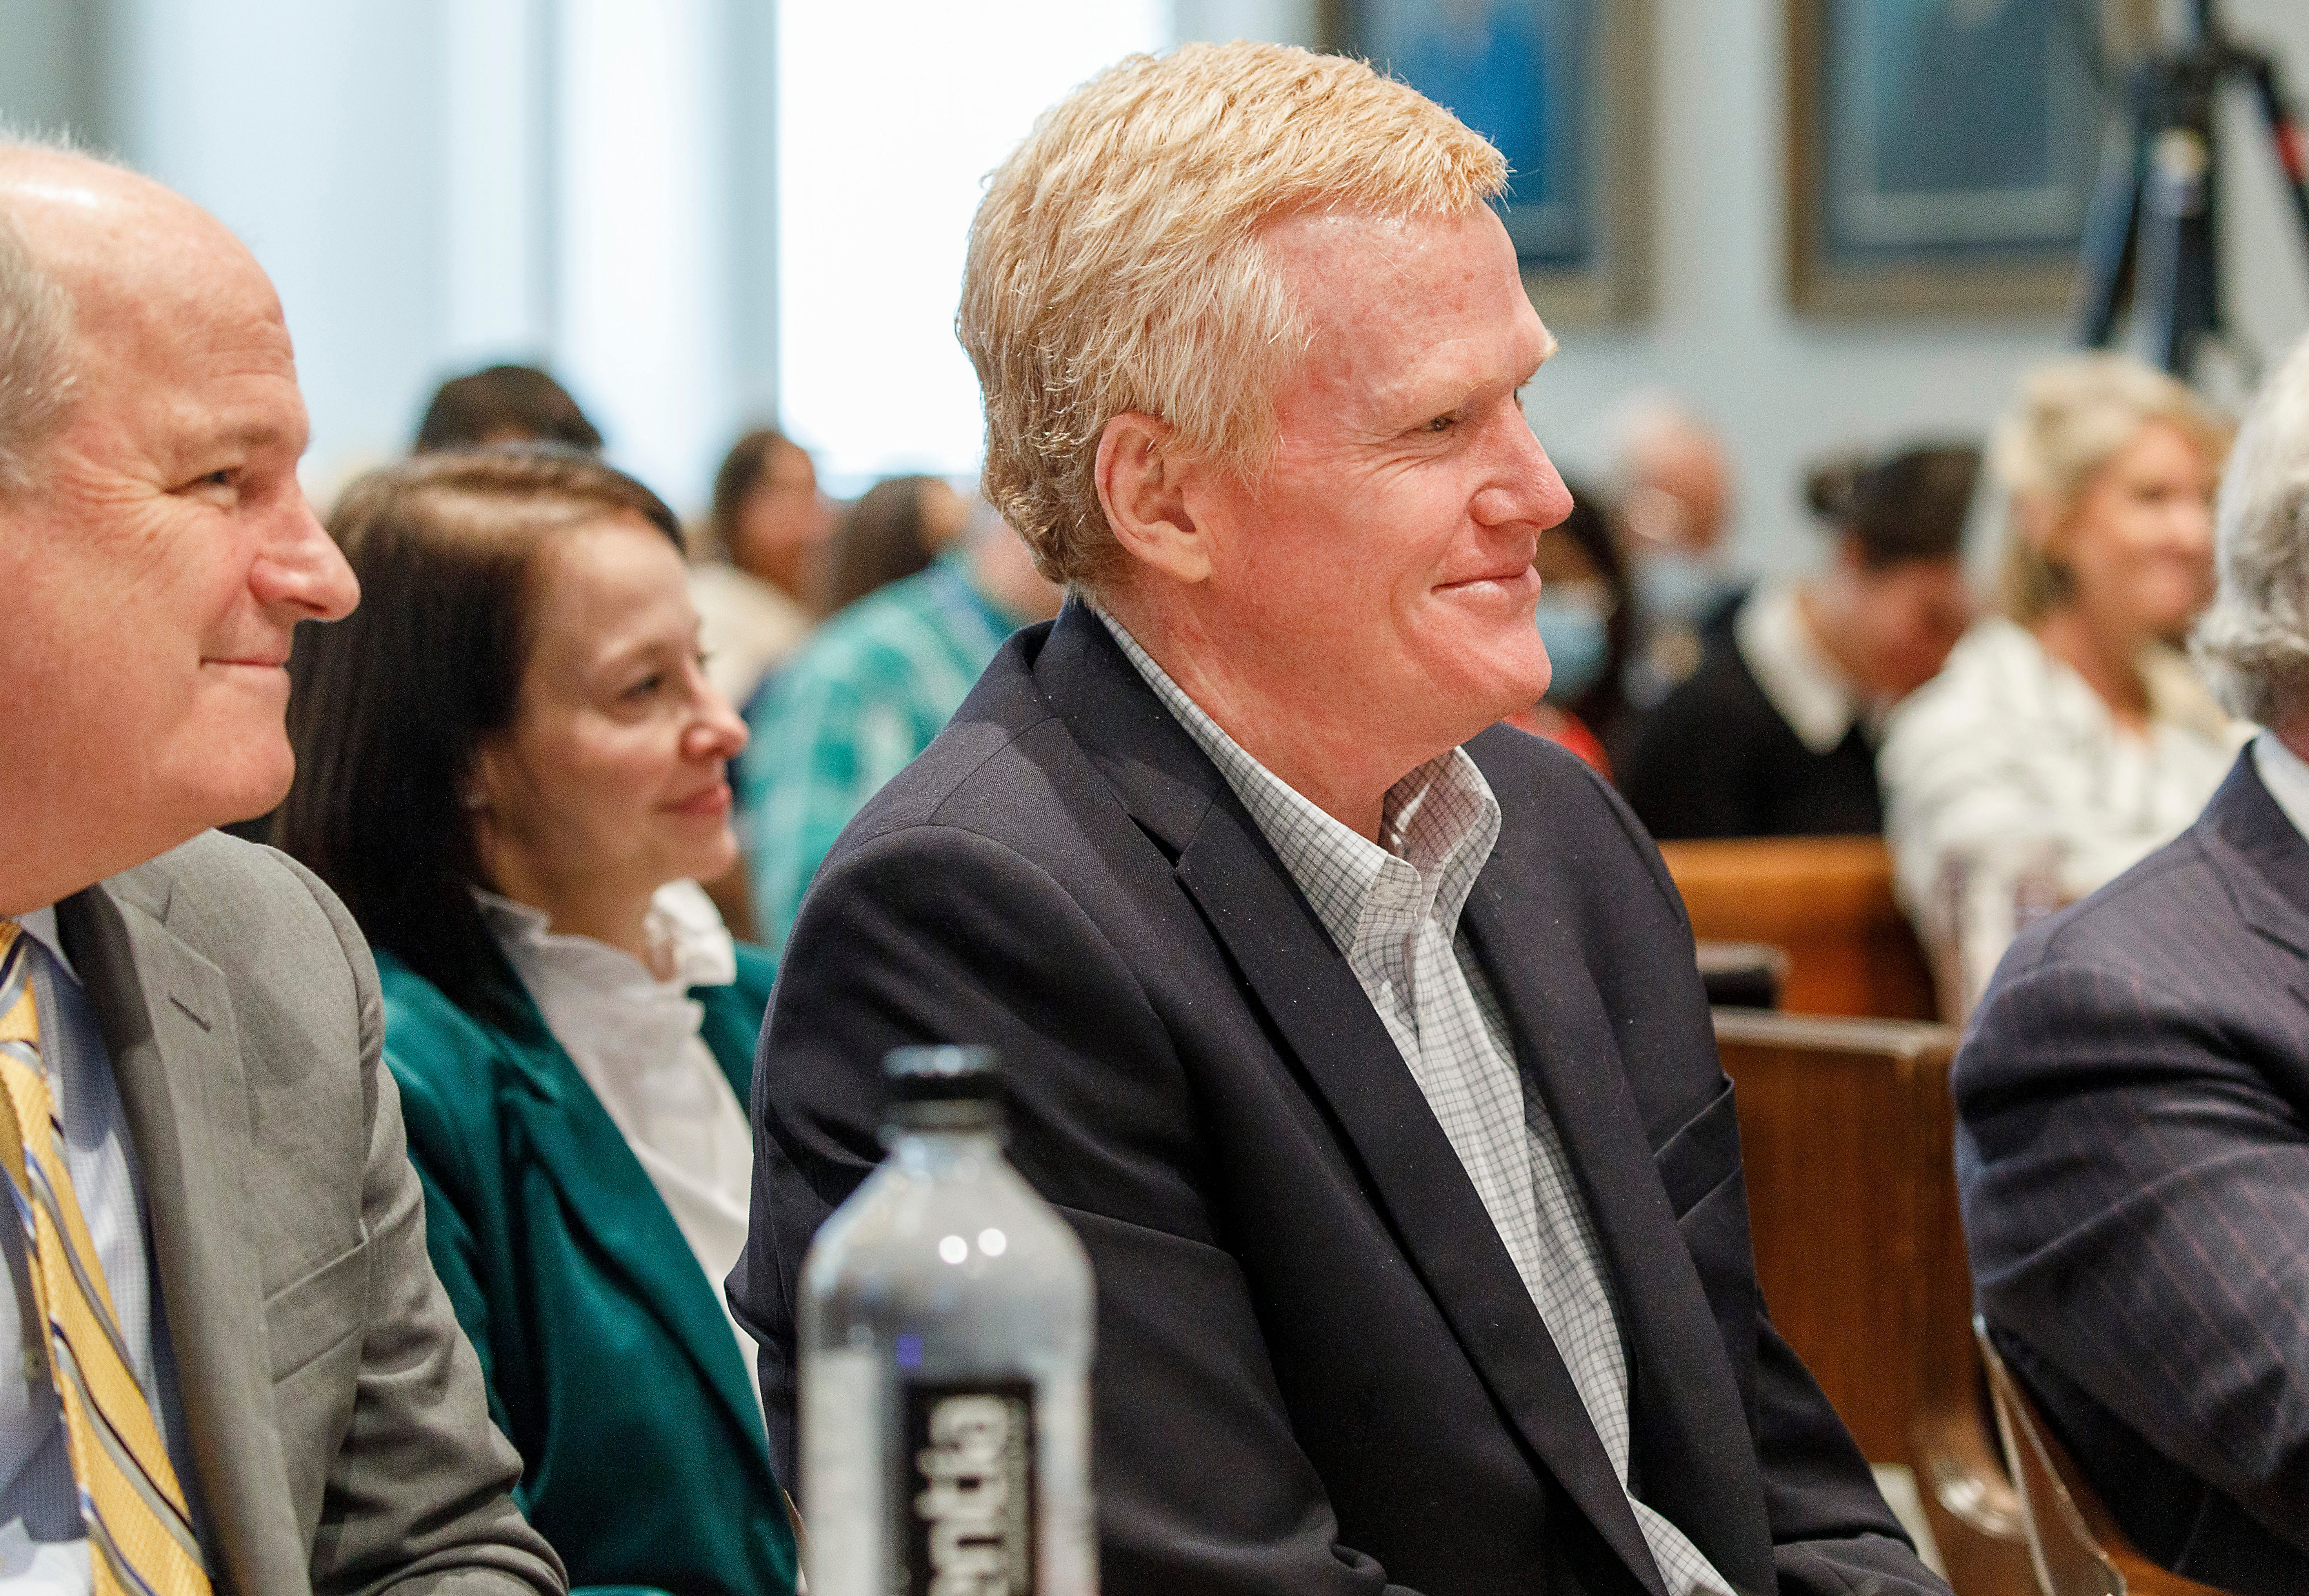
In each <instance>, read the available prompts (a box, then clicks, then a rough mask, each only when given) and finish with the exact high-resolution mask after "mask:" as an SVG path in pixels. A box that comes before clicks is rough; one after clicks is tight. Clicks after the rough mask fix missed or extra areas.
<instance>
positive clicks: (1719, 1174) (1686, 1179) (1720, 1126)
mask: <svg viewBox="0 0 2309 1596" xmlns="http://www.w3.org/2000/svg"><path fill="white" fill-rule="evenodd" d="M1652 1163H1653V1165H1654V1166H1655V1167H1656V1168H1657V1169H1658V1170H1659V1178H1660V1183H1661V1184H1662V1185H1663V1186H1666V1187H1667V1200H1668V1206H1669V1207H1670V1208H1671V1209H1672V1210H1673V1212H1674V1214H1675V1217H1676V1220H1677V1221H1678V1222H1679V1223H1681V1222H1682V1220H1683V1218H1684V1216H1685V1215H1686V1214H1689V1213H1690V1212H1691V1211H1692V1210H1693V1209H1694V1208H1696V1207H1698V1206H1699V1203H1700V1202H1701V1201H1702V1200H1703V1199H1704V1198H1706V1197H1707V1196H1708V1194H1709V1193H1711V1192H1713V1191H1715V1189H1716V1188H1717V1186H1722V1185H1723V1184H1724V1183H1725V1181H1726V1180H1728V1179H1729V1178H1731V1177H1732V1176H1733V1175H1734V1173H1735V1172H1736V1171H1737V1170H1738V1169H1739V1168H1740V1117H1739V1115H1738V1114H1737V1113H1736V1112H1734V1109H1733V1107H1732V1083H1731V1082H1729V1081H1726V1082H1725V1083H1724V1090H1723V1091H1719V1092H1717V1094H1716V1096H1715V1097H1714V1098H1713V1099H1712V1100H1710V1101H1709V1102H1708V1106H1707V1107H1706V1108H1704V1109H1701V1110H1700V1111H1699V1113H1697V1114H1694V1115H1693V1116H1692V1117H1691V1118H1690V1119H1687V1120H1685V1121H1684V1122H1683V1125H1682V1127H1681V1128H1680V1129H1678V1130H1677V1131H1676V1133H1675V1134H1673V1135H1672V1136H1670V1137H1669V1138H1668V1139H1667V1140H1666V1142H1665V1143H1663V1144H1662V1145H1661V1147H1660V1150H1659V1151H1658V1152H1656V1153H1654V1154H1653V1155H1652Z"/></svg>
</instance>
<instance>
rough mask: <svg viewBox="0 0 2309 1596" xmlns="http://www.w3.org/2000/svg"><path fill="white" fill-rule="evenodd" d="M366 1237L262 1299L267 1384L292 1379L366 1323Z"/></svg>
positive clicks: (367, 1258)
mask: <svg viewBox="0 0 2309 1596" xmlns="http://www.w3.org/2000/svg"><path fill="white" fill-rule="evenodd" d="M368 1264H369V1257H368V1239H367V1238H362V1239H361V1240H359V1241H356V1242H354V1243H353V1245H352V1246H350V1247H347V1248H346V1249H345V1250H344V1251H343V1252H342V1253H339V1254H338V1255H336V1256H335V1257H333V1258H332V1259H330V1260H329V1261H328V1262H327V1263H325V1264H322V1265H321V1266H320V1267H319V1268H318V1269H315V1270H313V1271H311V1272H308V1273H307V1274H306V1275H304V1276H303V1277H302V1278H300V1279H298V1280H297V1281H292V1282H290V1284H288V1285H285V1286H283V1287H281V1290H278V1291H275V1292H274V1293H272V1296H270V1297H268V1298H265V1299H264V1328H265V1335H266V1339H267V1341H268V1342H269V1343H270V1348H271V1351H272V1383H273V1385H276V1386H278V1385H281V1384H283V1383H284V1382H286V1381H289V1380H291V1379H294V1378H295V1377H296V1376H298V1374H301V1373H302V1372H303V1371H304V1370H305V1368H306V1367H307V1366H308V1365H310V1364H311V1363H312V1362H313V1361H314V1360H315V1359H318V1358H320V1357H322V1356H323V1355H324V1354H325V1353H327V1352H330V1351H332V1350H334V1349H336V1348H337V1347H339V1346H341V1345H342V1344H343V1342H345V1341H346V1340H347V1339H349V1338H350V1337H353V1336H356V1335H359V1333H360V1331H361V1329H362V1327H363V1326H364V1325H366V1324H368Z"/></svg>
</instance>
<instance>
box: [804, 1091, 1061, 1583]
mask: <svg viewBox="0 0 2309 1596" xmlns="http://www.w3.org/2000/svg"><path fill="white" fill-rule="evenodd" d="M883 1071H884V1074H886V1076H887V1077H888V1080H889V1084H890V1095H891V1108H890V1113H889V1118H888V1121H887V1123H886V1125H885V1126H884V1128H883V1132H882V1140H883V1144H884V1145H885V1146H886V1147H887V1148H888V1149H889V1156H888V1157H887V1158H886V1159H885V1160H883V1162H882V1165H881V1167H880V1168H879V1169H876V1170H875V1171H874V1173H873V1174H872V1175H871V1176H869V1177H868V1178H867V1179H866V1181H865V1183H864V1184H863V1185H861V1186H860V1187H859V1188H858V1189H857V1191H855V1192H854V1193H852V1195H851V1197H850V1200H849V1201H848V1202H847V1203H843V1205H842V1206H841V1207H840V1208H838V1209H836V1210H835V1212H834V1214H833V1217H831V1218H830V1219H828V1220H827V1221H826V1223H825V1225H824V1226H822V1227H821V1228H820V1229H819V1230H818V1232H817V1239H816V1240H815V1241H813V1242H812V1243H811V1244H810V1249H809V1257H808V1258H807V1259H806V1260H804V1262H803V1264H802V1275H801V1289H802V1301H801V1315H800V1317H801V1359H800V1360H801V1391H800V1424H801V1437H800V1440H801V1488H802V1501H801V1514H802V1522H803V1524H804V1526H805V1528H806V1530H807V1551H806V1553H805V1556H804V1564H805V1569H806V1572H807V1574H808V1576H809V1592H810V1596H1096V1592H1097V1590H1098V1542H1097V1536H1096V1532H1095V1529H1094V1523H1093V1516H1092V1509H1091V1493H1090V1362H1091V1341H1092V1317H1091V1312H1092V1302H1091V1273H1090V1260H1089V1258H1088V1257H1087V1256H1086V1255H1085V1254H1084V1252H1083V1249H1082V1244H1081V1243H1080V1242H1079V1241H1077V1239H1076V1238H1075V1234H1074V1231H1073V1230H1072V1229H1069V1228H1068V1225H1067V1223H1066V1221H1063V1220H1061V1219H1060V1218H1059V1216H1058V1214H1057V1213H1056V1212H1053V1211H1052V1210H1051V1206H1050V1204H1048V1203H1044V1202H1043V1201H1042V1198H1040V1197H1039V1196H1037V1195H1035V1194H1034V1191H1033V1187H1031V1186H1028V1185H1027V1184H1026V1182H1025V1179H1024V1178H1021V1177H1020V1176H1019V1174H1018V1172H1017V1171H1016V1169H1012V1168H1011V1167H1010V1164H1009V1162H1008V1160H1006V1159H1005V1158H1004V1157H1003V1156H1002V1106H1001V1101H1000V1076H999V1073H998V1070H997V1065H996V1061H995V1057H994V1054H993V1053H992V1051H991V1050H990V1049H988V1048H901V1049H899V1050H898V1051H896V1052H895V1053H892V1054H891V1055H890V1056H889V1057H888V1059H887V1060H886V1061H885V1063H884V1065H883Z"/></svg>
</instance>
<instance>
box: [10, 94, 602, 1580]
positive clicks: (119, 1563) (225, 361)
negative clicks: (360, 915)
mask: <svg viewBox="0 0 2309 1596" xmlns="http://www.w3.org/2000/svg"><path fill="white" fill-rule="evenodd" d="M305 440H306V418H305V406H304V401H303V400H302V399H301V398H300V397H299V395H298V390H297V374H296V367H295V363H294V360H293V358H292V356H291V352H290V342H289V332H288V329H287V327H286V326H285V325H284V324H283V323H282V320H281V306H280V303H279V301H278V299H277V298H275V296H274V294H273V291H272V285H271V283H269V282H268V281H267V280H266V279H265V276H264V272H263V271H261V270H260V269H259V268H258V266H257V264H256V263H255V260H253V259H252V258H251V257H250V256H249V254H248V253H247V251H246V250H245V249H243V248H242V247H241V246H240V245H239V244H238V242H237V241H236V240H235V239H234V238H233V237H232V236H231V235H230V234H229V233H228V232H227V231H226V230H225V229H223V228H222V227H221V226H220V225H219V224H218V223H217V222H216V221H215V220H214V219H212V218H211V217H210V216H208V215H207V214H205V213H204V212H203V211H200V210H199V209H198V208H197V207H195V206H194V205H192V204H190V203H186V201H185V200H183V199H181V198H179V197H178V196H177V195H175V194H170V193H169V191H167V190H166V189H163V188H161V187H160V186H158V185H155V184H151V183H149V182H146V181H144V180H143V179H142V178H139V177H134V176H131V175H130V174H127V173H125V172H122V171H119V170H117V169H115V168H110V167H108V166H104V165H101V164H99V163H97V162H95V161H92V160H87V159H84V158H82V157H80V156H76V155H74V154H72V153H70V152H68V151H59V150H54V149H48V148H39V147H31V146H28V145H25V144H22V143H21V142H10V141H8V140H7V139H6V138H5V137H4V136H0V593H4V594H5V595H7V599H6V606H5V620H4V624H0V1168H4V1170H5V1177H6V1180H7V1184H8V1186H9V1188H10V1190H11V1193H12V1195H13V1197H14V1198H15V1201H14V1202H13V1203H12V1204H11V1205H10V1208H11V1211H12V1212H11V1213H10V1214H0V1253H4V1255H5V1264H6V1268H7V1271H8V1275H9V1280H10V1282H11V1284H12V1286H13V1290H0V1346H5V1345H7V1344H8V1343H10V1342H13V1343H14V1345H15V1347H16V1350H17V1354H18V1355H17V1356H16V1357H14V1358H13V1359H6V1360H4V1362H0V1586H6V1587H7V1588H10V1589H14V1588H18V1587H17V1586H16V1584H15V1583H13V1582H15V1581H18V1580H22V1581H23V1582H25V1585H26V1587H27V1588H36V1589H39V1590H40V1591H42V1592H51V1591H55V1592H75V1593H77V1592H90V1591H101V1592H113V1591H143V1590H149V1591H152V1592H165V1593H167V1596H199V1593H200V1592H208V1591H212V1590H214V1591H238V1592H251V1593H252V1596H253V1593H255V1592H264V1596H275V1593H278V1592H351V1591H362V1592H375V1591H389V1590H400V1591H409V1592H415V1591H420V1590H421V1591H424V1592H460V1593H461V1596H462V1593H472V1596H479V1593H480V1592H508V1593H510V1592H558V1591H561V1590H563V1589H564V1586H565V1582H564V1580H563V1576H562V1573H561V1567H560V1564H559V1563H558V1560H557V1559H556V1558H555V1557H554V1555H553V1552H552V1550H551V1549H549V1547H547V1546H546V1544H545V1543H544V1541H543V1540H540V1538H539V1537H538V1536H537V1535H536V1533H535V1532H534V1531H532V1530H531V1529H530V1528H529V1526H528V1525H527V1524H526V1523H523V1520H522V1517H521V1514H520V1513H519V1511H518V1510H517V1508H516V1507H515V1504H514V1502H513V1499H512V1497H511V1496H510V1494H509V1493H510V1491H511V1488H512V1487H513V1484H514V1482H515V1479H516V1478H517V1477H518V1474H519V1469H520V1463H519V1460H518V1458H516V1457H515V1454H514V1452H513V1450H512V1448H511V1447H509V1446H508V1445H506V1442H505V1440H504V1439H503V1437H502V1436H499V1435H498V1434H497V1432H496V1430H495V1429H493V1428H491V1427H490V1424H489V1417H488V1412H487V1408H486V1402H485V1397H484V1393H483V1388H482V1383H481V1377H480V1367H479V1365H478V1363H477V1362H476V1360H475V1359H474V1356H473V1352H472V1350H471V1347H470V1346H469V1345H468V1344H467V1343H466V1342H465V1340H464V1338H463V1336H462V1335H460V1334H459V1333H458V1330H457V1324H456V1321H455V1319H454V1317H453V1316H452V1315H451V1312H450V1309H449V1305H448V1302H447V1299H446V1298H445V1296H444V1295H443V1293H442V1290H441V1287H440V1284H439V1282H438V1281H437V1280H436V1279H435V1278H434V1274H433V1271H432V1268H431V1266H430V1265H429V1264H428V1262H427V1258H426V1252H425V1237H424V1219H423V1207H422V1199H421V1195H420V1193H419V1187H418V1184H417V1178H416V1176H415V1175H414V1174H413V1173H412V1172H411V1169H410V1167H409V1163H408V1160H407V1159H406V1157H405V1156H404V1153H403V1148H402V1126H401V1115H400V1105H399V1100H398V1098H397V1097H396V1096H395V1093H394V1091H393V1080H392V1077H391V1076H390V1075H389V1074H387V1073H386V1072H385V1069H384V1068H383V1066H382V1065H381V1063H380V1060H379V1047H380V1036H379V1032H380V1021H379V1010H378V1001H377V988H376V969H375V967H374V966H373V964H372V963H371V962H370V960H369V955H368V949H367V948H366V947H365V946H364V945H363V944H362V942H361V939H360V936H359V933H358V932H357V931H355V930H354V928H353V924H352V921H351V920H350V919H349V918H348V917H347V915H346V914H345V911H344V910H343V909H342V907H341V906H340V905H339V904H338V903H337V902H336V900H335V899H334V898H333V897H331V896H330V894H329V893H328V891H327V890H326V889H325V888H324V887H323V886H322V885H321V884H320V883H319V882H317V881H316V880H315V879H313V878H312V877H311V876H307V874H306V873H305V872H304V871H303V870H302V869H300V868H299V867H298V866H296V865H294V864H291V863H290V861H289V860H287V859H286V858H282V857H281V855H279V854H276V853H274V852H272V850H269V849H260V848H254V847H250V846H247V845H245V844H242V843H239V842H236V841H231V840H230V839H229V838H226V837H223V836H221V835H219V834H217V833H214V832H212V831H211V830H210V828H211V827H212V826H215V825H219V824H223V823H226V822H229V821H233V820H238V819H243V818H246V817H247V816H250V815H258V814H262V813H263V812H264V811H265V810H267V809H269V808H271V807H272V806H273V805H274V804H275V803H277V802H278V801H279V800H280V798H281V795H282V794H283V793H284V792H285V791H286V790H287V789H288V786H289V779H290V772H291V768H292V762H291V758H290V751H289V746H288V743H287V740H286V738H285V737H284V735H283V731H282V711H283V708H284V706H285V704H286V702H287V698H288V692H289V686H288V677H287V674H286V672H285V670H284V669H283V664H284V662H285V661H286V660H287V659H288V657H289V641H290V632H291V630H292V629H293V628H294V627H295V626H296V625H297V623H298V622H299V621H306V620H317V621H329V620H334V619H336V618H338V617H342V616H343V615H344V614H345V613H346V612H347V611H349V610H350V609H351V608H352V607H353V603H354V601H355V599H356V597H357V593H356V590H355V586H354V582H353V579H352V575H351V574H350V572H349V571H348V570H347V569H346V567H345V564H344V562H343V560H342V559H341V558H340V557H339V556H338V554H337V552H336V549H335V548H334V547H333V545H332V544H331V543H330V542H329V540H328V539H327V537H326V536H325V535H324V533H323V531H321V528H320V527H319V525H318V524H317V523H316V522H315V521H314V519H313V515H312V512H311V511H310V510H309V509H308V508H307V505H306V503H305V499H304V496H303V495H302V493H301V492H300V491H299V490H298V483H297V475H296V466H297V459H298V455H299V454H300V453H302V452H303V450H304V447H305ZM12 1217H13V1219H15V1220H17V1221H21V1222H13V1223H12V1222H9V1220H10V1219H11V1218H12Z"/></svg>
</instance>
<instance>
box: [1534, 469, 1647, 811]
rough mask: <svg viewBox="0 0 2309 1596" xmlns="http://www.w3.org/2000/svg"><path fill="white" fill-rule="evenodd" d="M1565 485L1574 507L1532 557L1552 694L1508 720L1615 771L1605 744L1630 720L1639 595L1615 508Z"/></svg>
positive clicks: (1570, 484) (1584, 489) (1576, 485)
mask: <svg viewBox="0 0 2309 1596" xmlns="http://www.w3.org/2000/svg"><path fill="white" fill-rule="evenodd" d="M1564 487H1566V488H1568V489H1569V490H1570V494H1571V513H1570V514H1569V515H1567V516H1565V517H1564V518H1563V520H1562V521H1561V522H1559V523H1558V524H1556V525H1555V526H1552V527H1550V528H1549V529H1548V530H1547V531H1545V532H1544V533H1543V534H1542V535H1541V537H1540V539H1539V552H1538V553H1537V554H1536V555H1535V556H1533V559H1532V568H1533V569H1534V570H1535V571H1537V572H1538V573H1539V580H1540V593H1539V605H1538V608H1537V612H1536V617H1535V619H1536V623H1537V625H1538V626H1539V635H1540V640H1541V642H1543V643H1544V644H1545V645H1546V647H1547V660H1548V665H1549V667H1550V674H1549V677H1548V682H1547V696H1546V697H1545V698H1544V699H1542V700H1540V702H1539V703H1535V704H1534V705H1532V706H1531V708H1529V709H1527V710H1525V711H1524V712H1521V713H1520V714H1516V715H1510V716H1509V717H1508V723H1509V725H1511V726H1518V727H1521V728H1522V729H1524V730H1526V731H1528V732H1530V733H1532V734H1533V735H1534V736H1535V737H1544V738H1547V739H1548V740H1549V741H1551V742H1555V743H1561V744H1562V745H1563V746H1565V747H1567V748H1569V749H1570V750H1571V751H1572V752H1573V753H1574V754H1577V755H1579V757H1580V758H1582V759H1584V760H1586V761H1587V763H1589V764H1591V765H1593V766H1594V767H1595V768H1596V771H1597V772H1599V773H1600V774H1602V775H1604V776H1605V777H1609V776H1610V775H1611V773H1612V760H1611V756H1610V755H1609V753H1608V752H1607V750H1608V749H1609V748H1610V747H1611V746H1613V738H1614V737H1615V736H1616V735H1617V734H1618V733H1619V731H1620V729H1621V721H1622V720H1624V719H1625V718H1626V710H1627V696H1626V693H1625V689H1624V684H1623V677H1625V675H1626V671H1627V664H1628V656H1629V654H1630V651H1632V650H1633V648H1634V646H1635V639H1636V631H1637V616H1636V607H1635V600H1634V595H1633V593H1632V592H1631V591H1630V588H1629V584H1628V567H1627V563H1626V561H1625V560H1623V559H1622V558H1621V554H1620V547H1619V541H1618V539H1617V538H1616V536H1615V535H1614V532H1613V524H1612V513H1611V510H1610V508H1609V506H1608V505H1606V503H1605V502H1604V499H1603V497H1602V496H1600V495H1599V494H1598V493H1596V492H1595V491H1594V490H1592V489H1591V488H1589V487H1587V486H1586V485H1585V484H1583V483H1576V482H1571V481H1569V480H1567V481H1566V482H1565V484H1564Z"/></svg>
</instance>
